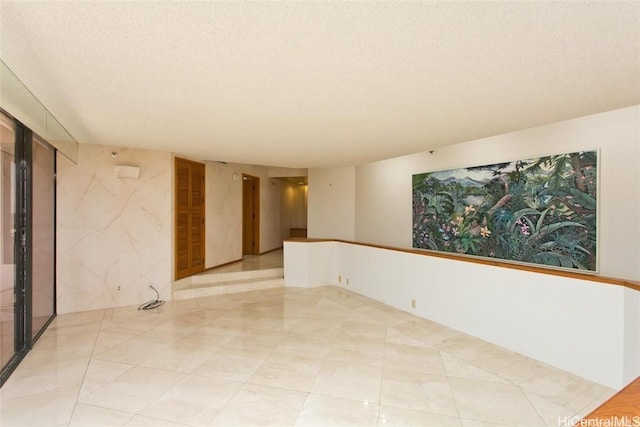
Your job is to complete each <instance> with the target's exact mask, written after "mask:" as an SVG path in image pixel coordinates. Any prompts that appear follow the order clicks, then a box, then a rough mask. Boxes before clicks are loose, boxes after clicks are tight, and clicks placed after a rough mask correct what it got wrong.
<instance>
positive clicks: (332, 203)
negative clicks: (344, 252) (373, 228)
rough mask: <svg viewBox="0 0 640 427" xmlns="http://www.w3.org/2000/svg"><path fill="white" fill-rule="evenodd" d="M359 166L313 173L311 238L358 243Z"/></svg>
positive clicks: (310, 195)
mask: <svg viewBox="0 0 640 427" xmlns="http://www.w3.org/2000/svg"><path fill="white" fill-rule="evenodd" d="M355 172H356V168H355V166H349V167H343V168H327V169H309V205H308V209H309V211H308V224H307V226H308V237H322V238H335V239H344V240H354V238H355V223H354V221H355V200H356V187H355Z"/></svg>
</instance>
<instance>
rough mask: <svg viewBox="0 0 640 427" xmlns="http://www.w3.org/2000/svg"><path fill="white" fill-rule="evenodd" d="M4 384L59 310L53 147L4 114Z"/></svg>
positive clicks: (0, 247)
mask: <svg viewBox="0 0 640 427" xmlns="http://www.w3.org/2000/svg"><path fill="white" fill-rule="evenodd" d="M0 130H1V131H2V133H1V134H0V137H1V138H2V139H1V140H0V260H1V261H2V262H1V263H0V334H1V335H0V385H2V384H4V382H5V381H6V380H7V378H8V377H9V375H10V374H11V372H12V371H13V370H14V369H15V367H16V366H17V365H18V363H19V362H20V360H22V358H23V357H24V356H25V354H26V353H27V351H29V350H30V349H31V347H32V345H33V342H34V341H35V340H36V339H37V338H38V337H39V335H40V334H41V333H42V331H43V330H44V329H45V328H46V326H47V325H48V324H49V322H50V321H51V320H52V319H53V318H54V316H55V312H56V301H55V276H56V272H55V259H56V258H55V237H56V236H55V210H56V209H55V200H56V198H55V197H56V196H55V170H56V163H55V149H54V148H53V147H52V146H51V145H49V144H48V143H47V142H46V141H44V140H43V139H41V138H40V137H38V136H37V135H34V134H33V132H32V131H31V130H30V129H29V128H27V127H25V126H24V125H23V124H22V123H20V122H18V121H16V120H14V119H13V118H11V117H10V116H9V115H7V114H5V113H4V111H0Z"/></svg>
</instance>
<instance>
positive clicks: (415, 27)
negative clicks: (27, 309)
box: [0, 0, 640, 167]
mask: <svg viewBox="0 0 640 427" xmlns="http://www.w3.org/2000/svg"><path fill="white" fill-rule="evenodd" d="M639 22H640V2H635V1H634V2H618V1H611V2H588V1H575V2H574V1H572V2H402V3H400V2H256V3H247V2H91V1H68V2H61V1H60V2H40V1H33V2H23V1H19V2H13V1H6V0H2V1H0V26H1V29H0V57H1V58H2V59H3V61H4V62H5V63H6V64H7V65H8V66H9V67H10V68H11V69H12V70H13V71H14V72H15V73H16V74H17V75H18V76H19V77H20V78H21V79H22V81H23V82H24V83H25V84H26V85H27V86H28V87H29V88H30V89H31V90H32V92H33V93H34V94H35V95H36V96H37V97H38V98H39V99H40V101H42V103H43V104H44V105H45V106H46V107H47V108H48V109H49V110H50V111H51V112H52V113H53V114H54V115H55V116H56V117H57V118H58V120H59V121H60V122H61V123H62V124H63V125H64V126H65V127H66V128H67V129H68V130H69V131H70V132H71V134H73V135H74V137H75V138H76V139H77V140H78V141H80V142H81V143H96V144H108V145H121V146H128V147H141V148H151V149H159V150H169V151H174V152H176V153H180V154H183V155H189V156H194V157H196V158H200V159H203V160H219V161H229V162H243V163H254V164H263V165H273V166H289V167H323V166H340V165H354V164H360V163H364V162H369V161H373V160H380V159H384V158H389V157H395V156H399V155H404V154H409V153H414V152H419V151H425V150H429V149H433V148H436V147H439V146H442V145H446V144H453V143H458V142H462V141H467V140H471V139H476V138H481V137H485V136H490V135H496V134H500V133H505V132H509V131H513V130H517V129H523V128H528V127H532V126H537V125H541V124H546V123H552V122H556V121H559V120H565V119H569V118H574V117H579V116H583V115H587V114H592V113H597V112H601V111H607V110H612V109H616V108H622V107H626V106H630V105H635V104H640V24H639Z"/></svg>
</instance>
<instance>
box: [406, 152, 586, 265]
mask: <svg viewBox="0 0 640 427" xmlns="http://www.w3.org/2000/svg"><path fill="white" fill-rule="evenodd" d="M597 173H598V152H597V151H580V152H575V153H566V154H558V155H553V156H546V157H540V158H537V159H529V160H517V161H513V162H508V163H498V164H494V165H487V166H476V167H468V168H462V169H453V170H447V171H439V172H430V173H423V174H419V175H413V247H415V248H423V249H431V250H434V251H444V252H453V253H460V254H467V255H476V256H482V257H491V258H499V259H503V260H510V261H517V262H523V263H534V264H542V265H546V266H553V267H561V268H571V269H580V270H588V271H597V257H596V255H597V254H596V247H597V244H596V236H597V233H596V227H597V223H598V222H597V206H598V203H597V187H598V186H597V183H598V176H597Z"/></svg>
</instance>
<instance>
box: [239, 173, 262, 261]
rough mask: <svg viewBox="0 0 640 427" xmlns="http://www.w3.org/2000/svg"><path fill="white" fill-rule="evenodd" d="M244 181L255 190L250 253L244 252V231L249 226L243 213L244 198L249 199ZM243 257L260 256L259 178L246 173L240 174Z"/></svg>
mask: <svg viewBox="0 0 640 427" xmlns="http://www.w3.org/2000/svg"><path fill="white" fill-rule="evenodd" d="M245 181H252V182H253V184H254V186H255V188H254V191H253V194H252V195H251V196H252V197H253V203H252V206H253V212H252V214H253V218H254V221H253V227H252V228H253V229H252V232H253V242H254V245H253V247H252V250H251V251H246V248H245V230H247V229H249V227H250V226H249V224H247V223H246V221H247V217H246V213H245V198H246V197H249V195H248V194H247V193H246V191H245V186H244V183H245ZM244 255H260V177H257V176H254V175H249V174H246V173H243V174H242V256H244Z"/></svg>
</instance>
